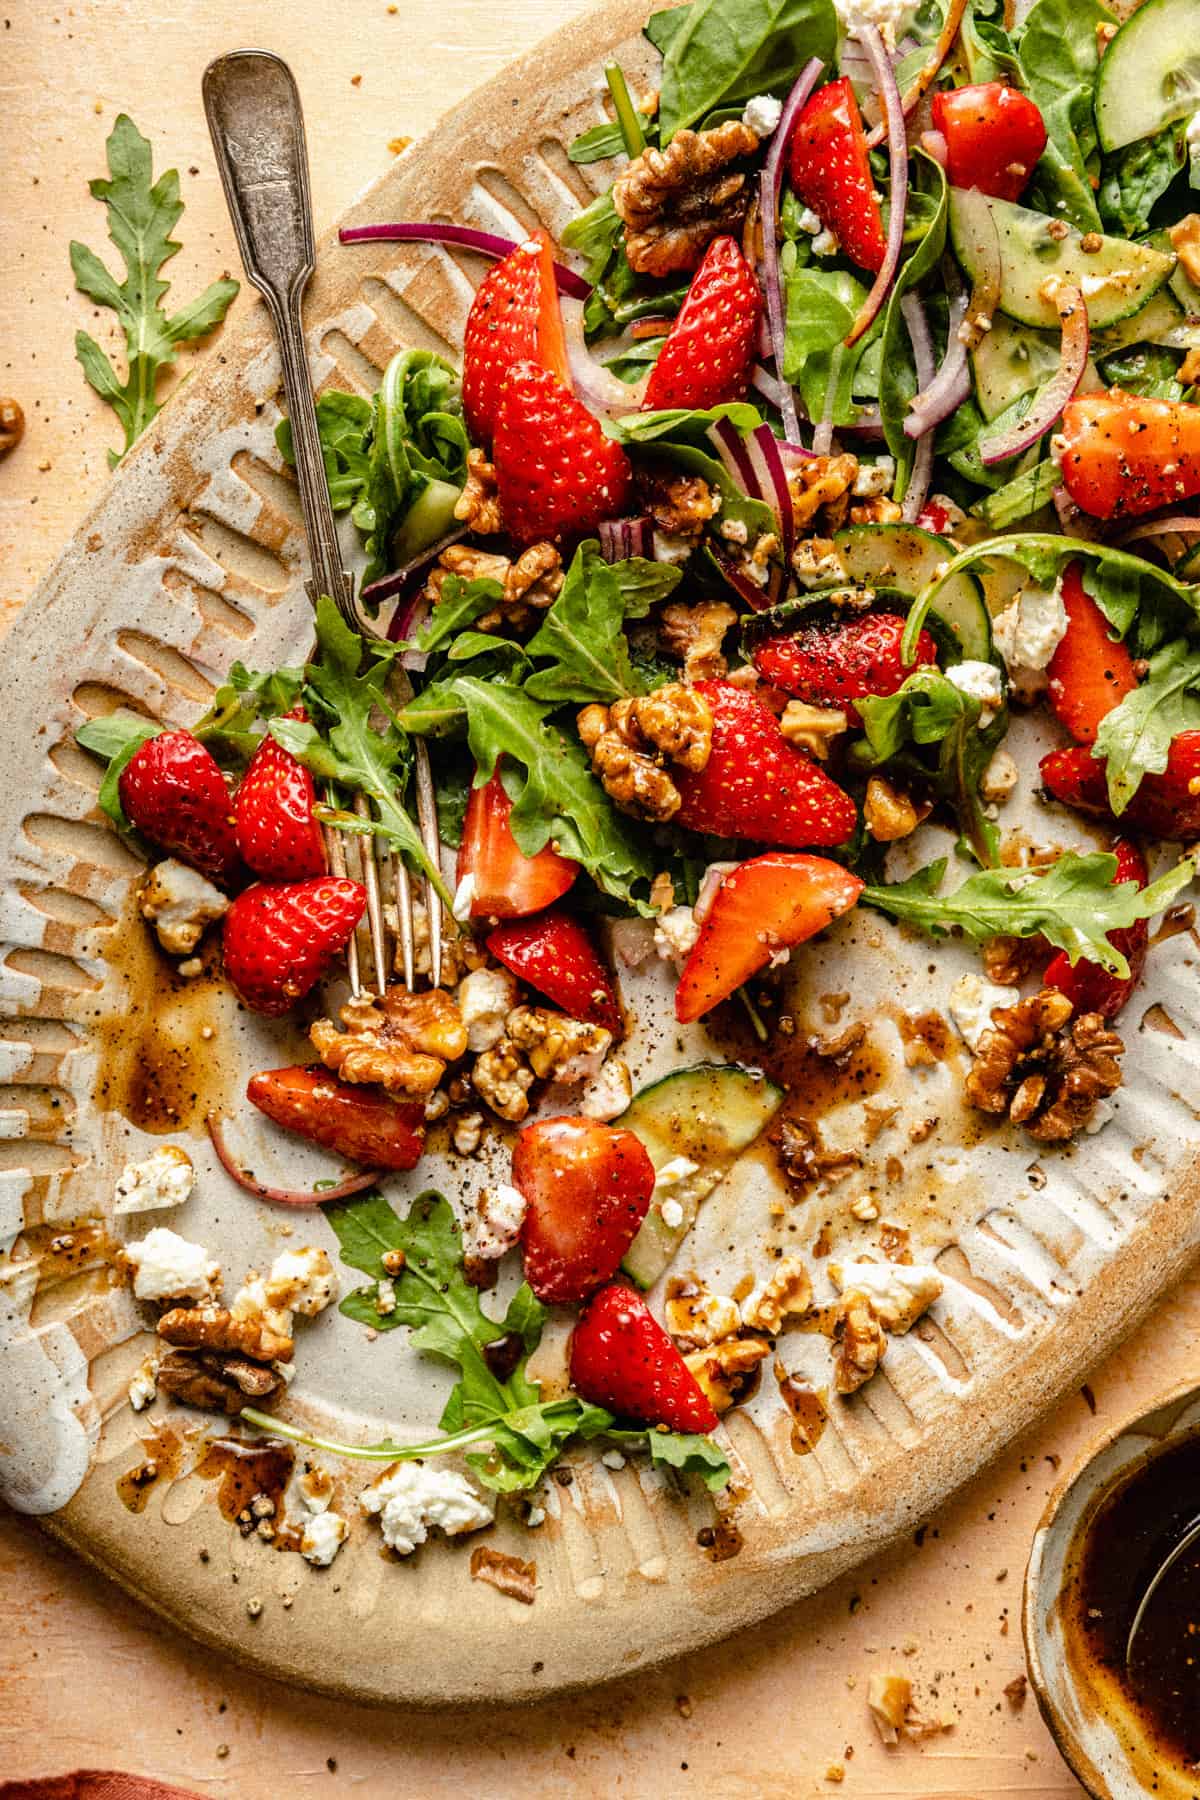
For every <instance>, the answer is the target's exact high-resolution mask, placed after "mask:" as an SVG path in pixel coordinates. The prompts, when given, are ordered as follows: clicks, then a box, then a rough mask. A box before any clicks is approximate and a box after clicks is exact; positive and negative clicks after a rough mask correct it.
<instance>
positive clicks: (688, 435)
mask: <svg viewBox="0 0 1200 1800" xmlns="http://www.w3.org/2000/svg"><path fill="white" fill-rule="evenodd" d="M722 419H728V420H729V421H730V423H731V424H732V425H733V426H734V427H735V429H736V430H737V431H738V433H739V435H740V436H742V437H745V436H746V434H747V432H751V431H754V430H755V429H756V427H757V426H759V425H761V424H762V422H763V417H762V414H761V413H760V412H759V410H758V408H757V406H752V405H751V404H750V402H749V401H748V400H724V401H722V402H721V404H720V405H719V406H710V407H706V408H699V409H696V410H689V408H687V407H679V406H676V407H666V408H663V409H660V410H659V411H657V412H637V413H623V414H622V415H621V417H620V418H619V419H615V420H614V421H613V423H612V426H611V434H612V436H613V437H614V438H615V439H616V440H617V442H618V444H652V443H656V442H657V441H658V440H659V439H660V438H667V439H670V440H673V441H677V442H678V443H681V444H690V445H692V446H694V448H696V449H697V450H706V449H707V448H708V447H709V445H708V434H709V432H710V431H711V430H712V428H713V426H714V425H719V424H720V422H721V420H722Z"/></svg>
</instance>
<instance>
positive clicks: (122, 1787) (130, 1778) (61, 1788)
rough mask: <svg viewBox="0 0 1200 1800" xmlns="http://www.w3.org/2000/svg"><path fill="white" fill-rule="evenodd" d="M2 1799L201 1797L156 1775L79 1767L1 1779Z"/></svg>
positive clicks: (153, 1799)
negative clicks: (33, 1778)
mask: <svg viewBox="0 0 1200 1800" xmlns="http://www.w3.org/2000/svg"><path fill="white" fill-rule="evenodd" d="M0 1800H200V1796H199V1795H197V1794H193V1793H189V1792H185V1790H184V1789H183V1788H177V1787H170V1786H169V1785H168V1784H167V1782H165V1781H156V1780H155V1779H154V1777H153V1776H152V1775H123V1774H122V1773H121V1771H120V1770H119V1769H76V1770H75V1771H74V1773H73V1774H71V1775H46V1776H42V1777H40V1778H39V1779H38V1780H36V1781H0Z"/></svg>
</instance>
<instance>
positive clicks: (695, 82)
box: [659, 0, 838, 145]
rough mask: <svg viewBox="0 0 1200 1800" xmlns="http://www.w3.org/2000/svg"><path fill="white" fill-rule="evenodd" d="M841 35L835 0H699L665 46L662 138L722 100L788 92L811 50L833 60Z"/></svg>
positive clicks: (740, 101)
mask: <svg viewBox="0 0 1200 1800" xmlns="http://www.w3.org/2000/svg"><path fill="white" fill-rule="evenodd" d="M837 41H838V21H837V14H836V13H835V12H834V10H833V5H832V0H693V4H692V5H691V6H689V7H688V8H687V9H686V17H685V18H684V19H683V22H682V23H681V24H680V25H679V26H678V27H676V28H674V29H673V30H672V31H671V33H670V37H669V41H668V42H667V44H666V47H665V49H664V51H663V66H662V76H661V80H660V82H659V126H660V131H661V138H662V142H663V144H664V145H666V144H669V143H670V141H671V139H672V138H673V137H674V135H675V133H676V132H677V131H679V130H681V129H682V127H683V126H685V125H695V124H697V123H698V122H699V121H700V120H702V119H703V118H705V116H706V115H707V114H709V113H711V112H715V111H716V110H717V108H718V107H722V108H723V107H733V106H740V105H744V104H745V102H746V101H747V100H751V99H753V97H754V95H755V94H769V93H779V94H782V93H784V92H785V91H786V90H787V88H789V87H790V86H791V84H792V82H793V81H795V79H796V76H797V74H798V73H799V71H800V69H801V68H802V66H803V65H804V63H806V62H807V61H808V59H809V57H810V56H819V57H820V58H821V60H822V62H824V63H826V64H831V63H832V62H833V58H834V53H835V51H836V49H837Z"/></svg>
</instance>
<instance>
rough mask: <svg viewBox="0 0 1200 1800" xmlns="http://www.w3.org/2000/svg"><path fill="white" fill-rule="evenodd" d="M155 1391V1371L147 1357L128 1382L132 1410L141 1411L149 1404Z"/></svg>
mask: <svg viewBox="0 0 1200 1800" xmlns="http://www.w3.org/2000/svg"><path fill="white" fill-rule="evenodd" d="M157 1393H158V1379H157V1372H156V1370H155V1367H154V1364H153V1363H152V1362H151V1361H150V1359H149V1358H148V1357H147V1359H146V1361H145V1362H144V1363H143V1364H142V1366H141V1368H140V1369H139V1370H138V1372H137V1374H136V1375H135V1376H134V1378H133V1380H132V1381H131V1382H130V1384H129V1404H130V1406H132V1408H133V1410H134V1412H142V1411H144V1410H145V1408H146V1407H147V1406H149V1404H150V1402H151V1401H152V1400H153V1399H154V1397H155V1395H156V1394H157Z"/></svg>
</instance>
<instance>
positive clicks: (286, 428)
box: [275, 388, 375, 513]
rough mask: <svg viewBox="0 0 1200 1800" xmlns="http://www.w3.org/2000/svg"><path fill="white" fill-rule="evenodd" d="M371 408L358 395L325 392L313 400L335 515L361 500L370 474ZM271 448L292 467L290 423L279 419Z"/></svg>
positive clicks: (373, 416) (373, 423)
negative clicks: (315, 406) (314, 401)
mask: <svg viewBox="0 0 1200 1800" xmlns="http://www.w3.org/2000/svg"><path fill="white" fill-rule="evenodd" d="M374 425H375V408H374V406H373V405H372V404H371V402H370V401H369V400H364V399H363V397H362V395H361V394H343V393H341V392H340V391H339V390H338V389H337V388H327V389H326V391H325V392H324V393H323V394H318V396H317V432H318V434H319V436H320V439H321V458H322V461H323V462H324V464H325V479H326V481H327V482H328V484H329V498H330V501H331V503H332V506H333V510H334V512H335V513H340V512H348V511H349V510H350V508H351V507H352V506H354V505H356V504H357V502H358V501H359V500H360V499H361V498H362V494H363V490H364V488H365V487H366V485H367V480H368V478H369V476H370V473H371V437H372V434H373V432H374ZM275 447H276V449H277V450H278V451H279V454H280V456H282V458H283V460H284V462H285V463H287V465H288V467H289V468H291V469H294V468H295V466H296V450H295V446H294V444H293V443H292V421H291V420H290V419H280V421H279V423H278V425H277V426H276V427H275Z"/></svg>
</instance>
